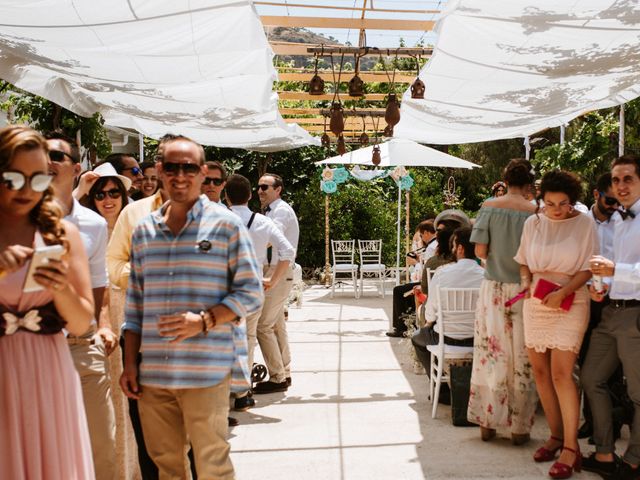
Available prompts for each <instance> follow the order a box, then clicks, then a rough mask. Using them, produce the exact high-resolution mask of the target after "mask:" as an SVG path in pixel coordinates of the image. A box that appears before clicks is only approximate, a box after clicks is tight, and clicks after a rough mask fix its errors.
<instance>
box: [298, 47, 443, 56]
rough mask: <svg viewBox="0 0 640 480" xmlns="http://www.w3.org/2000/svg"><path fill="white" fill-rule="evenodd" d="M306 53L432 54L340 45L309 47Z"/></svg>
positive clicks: (411, 49) (400, 48) (322, 54)
mask: <svg viewBox="0 0 640 480" xmlns="http://www.w3.org/2000/svg"><path fill="white" fill-rule="evenodd" d="M307 52H308V53H309V54H312V55H316V54H318V55H321V56H325V55H332V54H334V55H335V54H342V53H344V54H345V55H355V54H358V55H375V56H379V55H383V56H386V57H395V56H398V57H415V56H416V55H420V56H421V57H429V56H431V55H432V54H433V48H416V47H413V48H407V47H399V48H377V47H345V46H341V45H324V46H322V45H321V46H317V45H313V46H309V47H307Z"/></svg>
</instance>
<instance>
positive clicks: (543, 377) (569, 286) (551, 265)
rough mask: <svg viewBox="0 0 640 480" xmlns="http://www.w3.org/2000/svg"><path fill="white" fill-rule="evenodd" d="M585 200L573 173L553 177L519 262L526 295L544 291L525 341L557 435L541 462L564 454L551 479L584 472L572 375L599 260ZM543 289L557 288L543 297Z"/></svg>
mask: <svg viewBox="0 0 640 480" xmlns="http://www.w3.org/2000/svg"><path fill="white" fill-rule="evenodd" d="M580 192H581V186H580V181H579V180H578V178H577V177H576V176H575V175H573V174H572V173H569V172H564V171H562V170H554V171H551V172H548V173H547V174H546V175H545V176H544V177H543V178H542V182H541V184H540V199H541V200H542V202H543V205H544V209H543V213H542V214H536V215H533V216H531V217H529V219H527V221H526V223H525V226H524V230H523V232H522V239H521V242H520V249H519V250H518V253H517V255H516V256H515V260H516V261H517V262H518V263H519V264H520V276H521V286H522V288H523V289H526V290H527V292H529V293H530V294H531V293H535V291H536V289H537V290H538V291H539V294H538V295H536V296H535V297H534V296H533V295H532V296H530V298H527V299H526V300H525V302H524V340H525V345H526V346H527V351H528V354H529V360H530V361H531V364H532V366H533V372H534V376H535V380H536V388H537V390H538V395H539V396H540V400H541V402H542V407H543V408H544V413H545V416H546V418H547V422H548V424H549V428H550V430H551V437H550V438H549V439H548V440H547V442H546V443H545V444H544V445H543V446H542V447H540V448H539V449H538V450H537V451H536V452H535V454H534V460H535V461H536V462H544V461H551V460H553V459H554V458H555V455H556V452H557V451H558V450H561V451H560V456H559V458H558V461H557V462H555V463H554V464H553V466H552V467H551V469H550V470H549V475H550V476H551V477H552V478H569V477H570V476H571V474H572V473H573V470H574V469H575V470H579V469H580V459H581V457H580V452H579V448H578V438H577V437H578V420H579V416H580V410H579V408H580V406H579V397H578V389H577V387H576V384H575V382H574V380H573V369H574V366H575V363H576V359H577V356H578V352H579V351H580V346H581V344H582V339H583V337H584V333H585V331H586V329H587V323H588V320H589V294H588V292H587V288H586V287H585V283H586V282H587V280H589V278H591V272H590V271H589V258H590V257H591V256H592V255H595V254H597V253H598V240H597V238H598V237H597V232H596V227H595V223H594V221H593V218H592V216H591V215H585V214H583V213H580V212H578V211H577V210H576V209H575V208H574V205H575V204H576V202H577V201H578V198H579V196H580ZM544 281H547V282H552V283H553V284H555V285H556V286H557V288H556V289H553V288H549V289H548V290H549V291H548V293H546V294H544V295H543V294H542V293H541V292H540V287H541V286H542V285H543V283H544ZM541 282H542V283H541ZM571 295H575V297H574V300H573V303H572V304H571V305H570V306H569V305H567V302H565V299H567V297H569V296H571ZM536 297H538V298H536ZM540 297H542V298H540ZM563 302H564V305H563Z"/></svg>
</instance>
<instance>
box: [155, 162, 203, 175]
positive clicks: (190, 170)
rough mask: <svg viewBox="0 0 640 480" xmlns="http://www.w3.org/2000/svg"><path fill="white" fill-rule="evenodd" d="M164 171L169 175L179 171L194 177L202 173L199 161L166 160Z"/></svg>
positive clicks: (163, 165) (163, 166)
mask: <svg viewBox="0 0 640 480" xmlns="http://www.w3.org/2000/svg"><path fill="white" fill-rule="evenodd" d="M162 171H163V172H164V173H165V174H167V175H169V176H173V175H178V173H179V172H182V173H184V174H185V175H189V176H191V177H193V176H194V175H197V174H198V173H200V171H201V167H200V165H198V164H197V163H173V162H165V163H163V164H162Z"/></svg>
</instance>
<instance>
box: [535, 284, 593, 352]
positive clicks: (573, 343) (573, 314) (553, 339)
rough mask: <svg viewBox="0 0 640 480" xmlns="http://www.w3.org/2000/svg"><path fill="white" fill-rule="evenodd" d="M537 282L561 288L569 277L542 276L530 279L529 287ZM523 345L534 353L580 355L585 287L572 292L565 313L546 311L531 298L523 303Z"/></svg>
mask: <svg viewBox="0 0 640 480" xmlns="http://www.w3.org/2000/svg"><path fill="white" fill-rule="evenodd" d="M539 278H544V279H545V280H549V281H551V282H554V283H557V284H558V285H565V284H566V283H567V282H568V281H569V276H567V275H563V274H559V273H549V272H544V273H541V274H535V275H534V276H533V283H532V285H533V287H534V288H535V285H536V282H537V281H538V279H539ZM523 314H524V342H525V345H526V346H527V348H532V349H534V350H535V351H536V352H540V353H542V352H545V351H546V350H547V349H548V348H549V349H557V350H565V351H572V352H574V353H579V352H580V346H581V345H582V340H583V338H584V333H585V331H586V330H587V325H588V324H589V292H588V291H587V287H581V288H580V289H578V290H577V291H576V296H575V299H574V301H573V305H572V306H571V309H570V310H569V311H565V310H562V309H555V308H549V307H547V306H545V305H543V304H542V301H541V300H539V299H537V298H534V297H531V298H529V299H527V300H525V302H524V310H523Z"/></svg>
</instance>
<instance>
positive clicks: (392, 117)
mask: <svg viewBox="0 0 640 480" xmlns="http://www.w3.org/2000/svg"><path fill="white" fill-rule="evenodd" d="M384 119H385V120H386V122H387V125H389V126H391V128H393V127H394V126H395V125H396V124H397V123H398V122H399V121H400V102H398V97H397V96H396V94H395V93H390V94H389V96H388V97H387V109H386V110H385V112H384Z"/></svg>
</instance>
